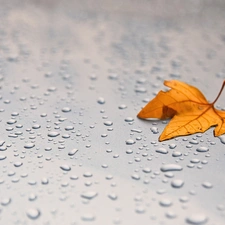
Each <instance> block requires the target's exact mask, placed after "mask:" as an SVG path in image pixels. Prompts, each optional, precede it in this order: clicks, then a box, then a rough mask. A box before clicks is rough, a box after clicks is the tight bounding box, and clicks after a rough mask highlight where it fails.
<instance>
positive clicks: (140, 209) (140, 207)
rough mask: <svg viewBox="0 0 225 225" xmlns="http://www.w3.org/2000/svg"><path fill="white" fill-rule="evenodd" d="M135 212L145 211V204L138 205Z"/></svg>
mask: <svg viewBox="0 0 225 225" xmlns="http://www.w3.org/2000/svg"><path fill="white" fill-rule="evenodd" d="M135 212H136V213H139V214H142V213H145V208H144V206H142V205H139V206H137V207H136V209H135Z"/></svg>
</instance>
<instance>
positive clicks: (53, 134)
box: [48, 131, 59, 137]
mask: <svg viewBox="0 0 225 225" xmlns="http://www.w3.org/2000/svg"><path fill="white" fill-rule="evenodd" d="M48 136H49V137H57V136H59V133H58V132H56V131H51V132H49V133H48Z"/></svg>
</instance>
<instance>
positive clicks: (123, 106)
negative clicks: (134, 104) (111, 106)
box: [118, 104, 127, 109]
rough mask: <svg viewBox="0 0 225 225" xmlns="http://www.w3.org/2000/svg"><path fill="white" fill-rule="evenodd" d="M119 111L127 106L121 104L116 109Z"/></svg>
mask: <svg viewBox="0 0 225 225" xmlns="http://www.w3.org/2000/svg"><path fill="white" fill-rule="evenodd" d="M118 108H119V109H126V108H127V106H126V105H124V104H121V105H119V107H118Z"/></svg>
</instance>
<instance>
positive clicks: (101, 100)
mask: <svg viewBox="0 0 225 225" xmlns="http://www.w3.org/2000/svg"><path fill="white" fill-rule="evenodd" d="M97 102H98V103H99V104H105V99H104V98H102V97H99V98H98V100H97Z"/></svg>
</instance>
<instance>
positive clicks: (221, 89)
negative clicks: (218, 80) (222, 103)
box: [212, 80, 225, 105]
mask: <svg viewBox="0 0 225 225" xmlns="http://www.w3.org/2000/svg"><path fill="white" fill-rule="evenodd" d="M224 86H225V80H224V81H223V84H222V87H221V88H220V92H219V94H218V95H217V97H216V99H215V100H214V101H213V103H212V105H213V104H215V102H216V101H217V100H218V98H219V97H220V95H221V93H222V91H223V89H224Z"/></svg>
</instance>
